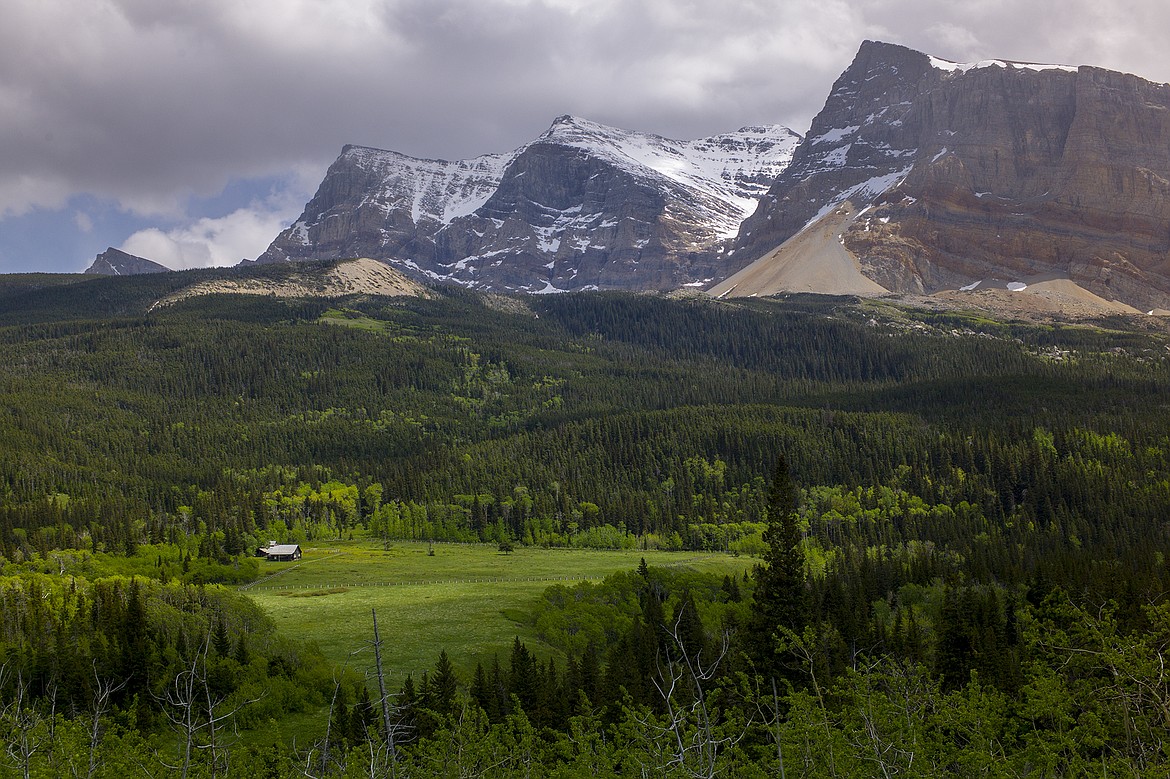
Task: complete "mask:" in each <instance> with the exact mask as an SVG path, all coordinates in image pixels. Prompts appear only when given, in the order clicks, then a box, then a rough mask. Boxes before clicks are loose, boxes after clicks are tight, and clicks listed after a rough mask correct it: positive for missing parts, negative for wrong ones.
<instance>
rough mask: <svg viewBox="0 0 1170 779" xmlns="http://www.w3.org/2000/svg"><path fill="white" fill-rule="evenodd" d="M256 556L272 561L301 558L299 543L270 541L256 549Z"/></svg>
mask: <svg viewBox="0 0 1170 779" xmlns="http://www.w3.org/2000/svg"><path fill="white" fill-rule="evenodd" d="M256 556H257V557H263V558H264V559H265V560H270V561H272V562H277V563H290V562H292V561H293V560H300V559H301V545H300V544H277V543H270V544H269V545H268V546H262V547H260V548H259V549H257V550H256Z"/></svg>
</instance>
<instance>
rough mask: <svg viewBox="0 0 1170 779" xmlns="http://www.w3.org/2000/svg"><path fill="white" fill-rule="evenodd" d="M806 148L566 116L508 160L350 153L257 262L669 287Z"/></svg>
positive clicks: (787, 138)
mask: <svg viewBox="0 0 1170 779" xmlns="http://www.w3.org/2000/svg"><path fill="white" fill-rule="evenodd" d="M799 140H800V137H799V136H798V135H797V134H796V133H794V132H792V131H791V130H788V129H787V128H784V127H772V126H759V127H747V128H743V129H742V130H739V131H736V132H730V133H723V134H720V135H715V136H712V137H709V138H700V139H698V140H693V141H678V140H672V139H669V138H665V137H662V136H659V135H654V134H651V133H641V132H635V131H630V130H622V129H618V128H614V127H607V126H605V125H602V124H599V123H596V122H592V121H589V120H587V119H582V118H580V117H575V116H561V117H558V118H557V119H556V120H555V121H554V122H553V123H552V125H551V126H550V127H549V129H548V130H547V131H545V132H544V133H543V134H541V135H540V136H539V137H537V138H536V139H535V140H533V141H531V142H529V143H526V144H524V145H522V146H520V147H519V148H517V149H515V150H513V151H511V152H507V153H504V154H488V155H484V156H481V157H475V158H472V159H467V160H458V161H454V162H447V161H444V160H422V159H415V158H413V157H409V156H407V155H404V154H399V153H397V152H391V151H382V150H379V149H371V148H367V147H362V146H347V147H345V149H344V150H343V151H342V154H341V156H340V157H339V158H338V159H337V161H336V162H334V164H333V165H332V166H331V167H330V169H329V172H328V173H327V174H326V176H325V180H324V181H323V182H322V183H321V186H320V188H319V189H318V191H317V194H316V195H315V196H314V198H313V199H312V200H311V201H310V202H309V204H308V205H307V206H306V208H305V211H304V213H303V214H302V215H301V217H300V219H298V220H297V222H295V223H294V224H293V225H292V226H291V227H289V228H288V229H287V230H285V231H284V232H283V233H282V234H281V235H280V236H279V237H278V238H277V239H276V241H274V242H273V244H272V245H271V246H270V247H269V249H268V251H267V252H265V254H264V255H263V256H262V257H261V261H263V262H278V261H283V260H292V259H310V258H320V259H331V258H341V257H350V256H368V257H375V258H379V259H382V260H383V261H385V262H388V263H391V264H395V265H398V266H399V267H402V268H404V269H406V270H408V271H410V272H412V273H414V274H415V275H416V276H424V277H427V278H430V279H436V280H443V281H453V282H457V283H462V284H467V285H469V286H475V287H482V288H495V289H513V290H528V291H552V290H564V289H580V288H586V287H590V286H594V287H634V288H674V287H676V286H679V285H680V284H685V283H693V282H695V281H703V280H705V279H708V278H710V276H711V275H712V273H713V272H714V266H715V265H716V264H717V260H718V255H719V245H720V243H721V242H723V241H725V240H727V239H729V238H731V237H732V236H734V235H735V234H736V232H737V230H738V229H739V225H740V223H741V222H742V221H743V220H744V218H745V217H746V216H747V215H748V214H750V213H751V212H752V211H753V210H754V209H755V207H756V204H757V201H758V199H759V197H760V196H761V194H763V193H764V192H765V191H766V190H767V187H768V185H769V184H770V183H771V181H772V180H773V179H774V178H775V177H776V176H777V175H779V173H780V172H781V171H783V170H784V168H785V167H786V166H787V165H788V163H789V161H790V160H791V158H792V152H793V149H794V148H795V147H796V144H797V143H798V142H799Z"/></svg>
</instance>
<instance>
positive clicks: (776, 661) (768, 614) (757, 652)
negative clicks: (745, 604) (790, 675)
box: [746, 455, 808, 677]
mask: <svg viewBox="0 0 1170 779" xmlns="http://www.w3.org/2000/svg"><path fill="white" fill-rule="evenodd" d="M797 500H798V495H797V491H796V487H795V486H794V485H793V483H792V480H791V478H790V477H789V475H788V462H787V460H786V459H785V457H784V456H783V455H781V456H780V458H779V459H778V460H777V461H776V467H775V469H774V471H773V472H772V484H771V487H770V489H769V492H768V513H767V517H766V521H767V527H766V529H765V530H764V542H765V543H766V544H767V545H768V548H767V551H766V552H765V553H764V560H763V562H762V563H761V564H760V565H757V566H756V569H755V572H754V577H755V580H756V589H755V593H754V596H753V603H752V616H751V619H750V621H749V623H748V631H747V641H746V644H747V649H748V652H749V654H750V656H751V659H752V660H753V661H754V662H755V664H756V668H757V670H758V671H760V672H761V673H762V674H763V675H764V676H765V677H768V676H777V677H779V676H783V675H784V674H783V673H782V671H783V668H782V666H781V663H780V656H779V654H778V653H777V651H776V650H777V642H776V637H777V635H778V632H779V630H780V629H785V630H790V631H792V632H794V633H800V632H801V631H803V630H804V627H805V625H806V624H807V620H808V603H807V601H808V598H807V594H806V592H805V576H804V549H803V548H802V547H801V534H800V525H799V521H800V520H799V517H798V516H797V513H796V507H797Z"/></svg>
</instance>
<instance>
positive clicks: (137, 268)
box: [85, 246, 170, 276]
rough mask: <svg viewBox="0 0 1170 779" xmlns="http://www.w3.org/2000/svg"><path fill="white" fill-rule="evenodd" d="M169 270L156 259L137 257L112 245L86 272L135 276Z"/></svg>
mask: <svg viewBox="0 0 1170 779" xmlns="http://www.w3.org/2000/svg"><path fill="white" fill-rule="evenodd" d="M169 270H170V268H168V267H167V266H165V265H159V264H158V263H157V262H155V261H154V260H148V259H146V258H145V257H135V256H134V255H133V254H127V253H126V252H124V251H122V250H120V249H115V248H114V247H112V246H111V247H110V248H108V249H106V250H105V251H104V252H102V253H101V254H99V255H98V256H97V258H96V259H94V261H93V264H92V265H90V266H89V267H88V268H86V269H85V272H86V273H96V274H99V275H102V276H134V275H137V274H139V273H164V272H166V271H169Z"/></svg>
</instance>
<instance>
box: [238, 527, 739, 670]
mask: <svg viewBox="0 0 1170 779" xmlns="http://www.w3.org/2000/svg"><path fill="white" fill-rule="evenodd" d="M427 551H428V545H427V544H425V543H410V542H400V543H395V544H394V545H393V546H392V547H391V548H390V549H389V550H383V549H382V547H381V545H380V544H374V543H369V542H336V543H333V544H330V545H321V546H318V547H311V546H306V547H303V552H304V557H303V558H302V559H301V560H300V562H299V563H267V562H262V563H261V574H262V575H263V576H266V577H267V578H265V579H263V580H261V581H259V582H257V583H256V584H254V585H251V586H249V587H248V588H246V589H245V590H244V591H245V592H246V593H247V594H248V595H249V596H250V597H251V598H252V599H253V600H255V601H256V602H257V603H258V604H259V605H260V606H261V607H262V608H263V609H264V610H265V611H266V612H267V613H268V614H269V615H271V617H272V618H273V620H275V622H276V624H277V626H278V628H279V629H280V631H281V632H282V633H284V634H285V635H288V636H292V637H297V638H302V639H306V640H309V641H315V642H316V643H317V644H318V645H320V647H321V649H322V650H323V651H324V652H325V654H326V655H327V656H328V657H329V658H330V659H331V660H333V661H335V662H337V663H339V664H340V663H346V662H348V663H349V664H350V666H351V667H356V668H359V669H364V668H366V667H369V666H371V665H372V664H373V652H372V650H371V649H370V648H369V646H370V641H371V639H372V637H373V636H372V632H373V624H372V618H371V610H372V609H377V612H378V628H379V631H380V632H381V634H382V639H383V663H384V664H385V665H386V667H387V668H389V669H391V670H392V671H393V676H394V678H395V679H396V680H397V681H395V682H394V684H395V686H397V684H398V683H399V682H400V681H401V679H402V678H403V676H405V674H407V673H412V672H413V673H414V674H415V675H416V676H417V675H418V674H419V673H421V672H422V671H425V670H428V669H432V668H434V665H435V660H436V659H437V658H438V655H439V651H440V650H442V649H446V650H447V653H448V655H450V657H451V661H452V662H453V663H454V664H455V667H456V668H457V669H459V670H460V671H462V672H463V673H464V674H465V675H466V674H469V672H470V671H471V670H472V669H474V668H475V663H476V662H477V661H483V662H484V663H485V665H486V664H487V663H489V662H490V661H491V657H492V655H493V654H499V655H500V660H501V661H502V662H506V661H507V654H508V652H509V651H510V649H511V644H512V640H513V638H514V637H516V636H519V637H520V639H521V640H522V641H525V642H527V643H528V644H529V646H530V647H532V648H533V649H537V646H536V643H537V642H536V638H535V636H534V635H533V633H532V632H531V630H530V629H529V628H528V626H527V625H526V624H524V622H523V620H524V616H525V615H526V614H527V612H528V611H529V610H530V609H531V607H532V605H533V603H534V602H535V601H536V598H537V597H538V596H539V595H540V593H541V592H543V591H544V589H545V588H546V587H549V586H550V585H552V584H555V583H562V584H566V585H570V586H571V585H573V584H574V583H576V582H579V581H583V580H586V579H601V578H603V577H605V576H606V575H608V574H610V573H614V572H615V571H628V570H633V569H634V568H636V567H637V566H638V562H639V559H640V558H642V557H645V558H646V562H647V564H648V565H655V566H687V567H691V568H694V569H697V570H703V571H713V572H718V573H721V574H722V573H736V574H740V573H742V572H743V571H744V570H745V569H747V568H748V567H750V566H751V565H752V563H753V562H754V561H753V560H752V559H751V558H746V557H732V556H730V555H724V554H717V553H710V552H658V551H652V550H651V551H645V552H643V551H601V550H579V549H572V550H570V549H532V548H524V547H521V548H517V549H516V551H515V552H513V553H511V554H506V555H505V554H502V553H501V552H499V551H498V550H497V549H496V547H495V546H489V545H486V544H477V545H459V544H435V546H434V552H435V553H434V555H433V556H432V555H428V554H427ZM355 652H357V654H353V653H355ZM539 654H544V652H539Z"/></svg>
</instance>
